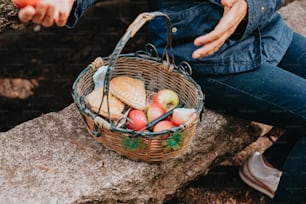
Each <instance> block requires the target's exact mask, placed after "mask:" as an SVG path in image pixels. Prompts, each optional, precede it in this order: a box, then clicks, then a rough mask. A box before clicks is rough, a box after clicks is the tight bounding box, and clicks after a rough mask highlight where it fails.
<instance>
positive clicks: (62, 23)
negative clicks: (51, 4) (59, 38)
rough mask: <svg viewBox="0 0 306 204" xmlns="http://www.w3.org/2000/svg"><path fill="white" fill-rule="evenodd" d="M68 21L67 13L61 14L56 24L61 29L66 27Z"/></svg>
mask: <svg viewBox="0 0 306 204" xmlns="http://www.w3.org/2000/svg"><path fill="white" fill-rule="evenodd" d="M67 19H68V15H67V13H66V12H59V15H58V18H57V20H55V23H56V25H57V26H59V27H63V26H65V25H66V23H67Z"/></svg>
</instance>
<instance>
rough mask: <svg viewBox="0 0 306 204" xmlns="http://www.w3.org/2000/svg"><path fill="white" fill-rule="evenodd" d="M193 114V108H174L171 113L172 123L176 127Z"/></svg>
mask: <svg viewBox="0 0 306 204" xmlns="http://www.w3.org/2000/svg"><path fill="white" fill-rule="evenodd" d="M195 112H196V110H195V109H194V108H175V109H174V110H173V113H172V122H173V124H174V125H176V126H179V125H181V124H184V123H186V122H187V121H188V120H189V119H190V118H191V116H192V115H193V114H194V113H195Z"/></svg>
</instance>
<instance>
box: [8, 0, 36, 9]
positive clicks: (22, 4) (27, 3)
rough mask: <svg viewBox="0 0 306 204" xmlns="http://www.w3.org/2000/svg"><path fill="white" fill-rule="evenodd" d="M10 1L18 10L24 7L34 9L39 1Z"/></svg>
mask: <svg viewBox="0 0 306 204" xmlns="http://www.w3.org/2000/svg"><path fill="white" fill-rule="evenodd" d="M12 1H13V3H14V4H15V5H16V6H17V7H18V8H24V7H26V6H33V7H35V6H36V5H37V2H38V1H39V0H12Z"/></svg>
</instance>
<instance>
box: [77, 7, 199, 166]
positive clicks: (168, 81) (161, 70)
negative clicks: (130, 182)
mask: <svg viewBox="0 0 306 204" xmlns="http://www.w3.org/2000/svg"><path fill="white" fill-rule="evenodd" d="M156 16H163V17H165V19H166V21H167V23H168V27H169V28H170V20H169V19H168V17H167V16H166V15H165V14H163V13H160V12H152V13H142V14H140V15H139V16H138V17H137V18H136V19H135V20H134V22H133V23H132V24H131V25H130V26H129V28H128V29H127V31H126V33H125V34H124V35H123V36H122V38H121V39H120V41H119V42H118V43H117V46H116V48H115V49H114V51H113V53H112V54H111V55H110V56H109V57H105V58H101V57H98V58H96V60H95V61H94V62H92V63H91V64H90V65H88V66H87V67H86V68H85V69H84V70H83V71H82V72H81V73H80V74H79V76H78V77H77V79H76V80H75V82H74V84H73V90H72V96H73V99H74V101H75V103H76V105H77V106H78V109H79V111H80V113H81V115H82V117H83V119H84V121H85V125H86V128H87V130H88V131H89V133H90V134H91V135H92V136H93V137H94V138H95V139H96V140H97V141H98V142H101V143H102V144H103V145H104V146H105V147H107V148H109V149H111V150H114V151H116V152H117V153H119V154H121V155H124V156H126V157H128V158H130V159H133V160H142V161H145V162H150V163H151V162H161V161H165V160H167V159H170V158H174V157H177V156H179V155H180V154H181V153H182V152H184V150H185V149H186V148H187V147H188V145H189V144H190V143H191V141H192V139H193V137H194V134H195V129H196V127H197V124H198V122H199V118H200V114H201V112H202V110H203V102H204V96H203V93H202V91H201V88H200V86H199V85H197V84H196V82H195V81H194V80H193V79H192V78H191V77H190V76H189V75H190V74H189V73H188V72H187V71H186V68H185V69H183V67H184V66H182V65H179V66H177V65H175V64H174V63H173V62H169V57H161V58H160V57H158V56H152V55H149V54H147V52H135V53H130V54H120V53H121V51H122V49H123V47H124V46H125V44H126V43H127V41H128V40H129V39H130V38H131V37H133V36H134V35H135V34H136V32H137V31H138V30H139V29H140V28H141V27H142V26H143V25H144V24H145V23H146V22H147V21H150V20H151V19H153V18H154V17H156ZM169 36H170V35H169ZM168 44H170V45H171V38H170V37H168ZM170 45H169V46H170ZM165 50H167V49H165ZM165 53H166V52H165ZM165 55H166V56H168V55H167V54H165ZM163 58H167V60H163ZM103 65H104V66H107V67H108V69H107V72H106V76H105V82H104V90H103V91H104V94H106V95H108V94H107V93H108V90H109V87H108V86H109V81H110V79H112V78H114V77H116V76H121V75H126V76H130V77H134V78H138V79H141V80H143V81H144V83H145V88H146V91H148V92H149V91H151V92H154V91H157V90H159V89H162V88H168V89H172V90H174V91H176V92H177V93H178V95H179V99H180V102H181V103H183V104H184V106H185V107H188V108H194V109H196V114H194V116H193V117H192V118H190V119H189V120H188V122H186V123H185V124H183V125H181V126H179V127H176V128H174V129H172V130H171V131H169V130H167V131H162V132H135V131H133V130H128V129H126V128H123V127H119V126H118V125H117V124H118V123H117V122H114V121H112V120H110V119H106V118H103V117H101V116H99V115H97V114H95V113H94V112H93V111H92V110H91V109H90V107H88V105H87V104H86V102H85V100H83V99H84V96H86V95H87V94H89V93H90V92H91V91H92V90H93V88H94V82H93V79H92V76H93V74H94V73H95V72H96V71H97V69H98V68H99V67H101V66H103ZM107 102H108V101H107Z"/></svg>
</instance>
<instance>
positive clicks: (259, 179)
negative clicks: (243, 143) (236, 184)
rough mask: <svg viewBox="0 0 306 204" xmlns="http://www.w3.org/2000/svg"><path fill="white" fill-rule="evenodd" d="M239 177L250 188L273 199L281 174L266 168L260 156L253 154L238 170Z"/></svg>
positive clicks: (256, 153)
mask: <svg viewBox="0 0 306 204" xmlns="http://www.w3.org/2000/svg"><path fill="white" fill-rule="evenodd" d="M239 176H240V178H241V179H242V180H243V181H244V182H245V183H246V184H248V185H249V186H251V187H252V188H254V189H256V190H258V191H260V192H262V193H264V194H266V195H267V196H269V197H270V198H273V197H274V193H275V191H276V189H277V186H278V183H279V180H280V177H281V176H282V172H281V171H279V170H278V169H275V168H272V167H269V166H267V165H266V164H265V163H264V160H263V158H262V154H261V153H259V152H255V153H254V154H253V155H252V156H251V157H250V158H249V159H248V160H247V161H246V162H245V163H244V164H243V165H242V167H241V168H240V169H239Z"/></svg>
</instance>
